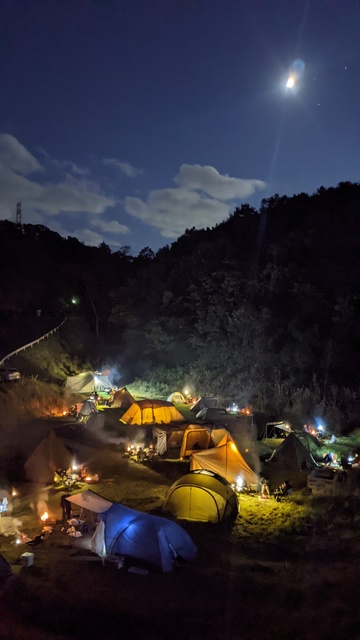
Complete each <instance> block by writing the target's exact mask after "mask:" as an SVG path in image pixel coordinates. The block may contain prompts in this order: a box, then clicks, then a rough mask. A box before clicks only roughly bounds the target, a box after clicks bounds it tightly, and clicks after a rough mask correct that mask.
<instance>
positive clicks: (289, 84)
mask: <svg viewBox="0 0 360 640" xmlns="http://www.w3.org/2000/svg"><path fill="white" fill-rule="evenodd" d="M294 85H295V78H294V76H289V77H288V79H287V82H286V87H287V88H288V89H292V88H293V86H294Z"/></svg>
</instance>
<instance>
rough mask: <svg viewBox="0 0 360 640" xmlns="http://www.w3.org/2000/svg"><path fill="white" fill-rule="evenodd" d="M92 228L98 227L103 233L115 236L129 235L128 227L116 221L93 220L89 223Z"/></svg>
mask: <svg viewBox="0 0 360 640" xmlns="http://www.w3.org/2000/svg"><path fill="white" fill-rule="evenodd" d="M91 224H92V226H93V227H98V228H99V229H101V231H103V232H104V233H111V234H115V235H125V234H126V233H130V229H129V227H127V226H126V225H125V224H120V222H117V220H110V221H107V220H103V219H102V218H93V219H92V221H91Z"/></svg>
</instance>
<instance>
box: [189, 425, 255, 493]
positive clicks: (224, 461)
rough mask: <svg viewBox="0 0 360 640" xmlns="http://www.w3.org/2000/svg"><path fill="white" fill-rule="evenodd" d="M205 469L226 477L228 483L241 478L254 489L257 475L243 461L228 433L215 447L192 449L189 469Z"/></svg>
mask: <svg viewBox="0 0 360 640" xmlns="http://www.w3.org/2000/svg"><path fill="white" fill-rule="evenodd" d="M195 469H207V470H209V471H213V472H214V473H217V474H218V475H220V476H222V477H223V478H226V480H227V481H228V482H230V484H233V483H235V482H239V480H240V479H241V480H242V481H243V482H245V483H246V484H247V485H249V486H250V487H251V488H253V489H255V490H256V487H257V484H258V477H257V475H256V473H254V471H253V470H252V469H251V468H250V467H249V465H248V464H247V463H246V462H245V460H244V458H243V457H242V455H241V453H240V452H239V450H238V448H237V446H236V444H235V442H234V440H233V439H232V437H231V436H230V434H229V433H227V434H225V435H224V437H223V439H222V440H221V441H220V442H219V444H218V445H217V447H214V448H212V449H207V451H196V452H195V451H193V453H192V456H191V458H190V470H191V471H195Z"/></svg>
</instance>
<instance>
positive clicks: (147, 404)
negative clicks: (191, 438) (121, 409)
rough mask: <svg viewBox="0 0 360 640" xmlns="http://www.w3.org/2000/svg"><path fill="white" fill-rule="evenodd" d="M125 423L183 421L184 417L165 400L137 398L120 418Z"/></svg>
mask: <svg viewBox="0 0 360 640" xmlns="http://www.w3.org/2000/svg"><path fill="white" fill-rule="evenodd" d="M120 421H121V422H124V423H125V424H170V422H184V417H183V416H182V415H181V413H180V412H179V411H178V410H177V409H176V408H175V407H174V405H173V403H172V402H167V401H166V400H149V399H147V400H139V401H138V402H134V403H133V404H132V405H131V406H130V407H129V408H128V410H127V411H126V413H124V415H123V417H122V418H120Z"/></svg>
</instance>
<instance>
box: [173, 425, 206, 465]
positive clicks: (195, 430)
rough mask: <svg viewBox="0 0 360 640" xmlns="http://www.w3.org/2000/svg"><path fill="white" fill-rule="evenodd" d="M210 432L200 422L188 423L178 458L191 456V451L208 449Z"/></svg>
mask: <svg viewBox="0 0 360 640" xmlns="http://www.w3.org/2000/svg"><path fill="white" fill-rule="evenodd" d="M210 440H211V437H210V433H209V432H208V431H207V429H205V427H203V426H202V425H200V424H189V426H188V427H187V429H185V431H184V435H183V439H182V443H181V449H180V458H186V457H188V456H191V454H192V453H193V451H194V450H195V451H198V450H199V449H200V450H203V449H208V447H209V444H210Z"/></svg>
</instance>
